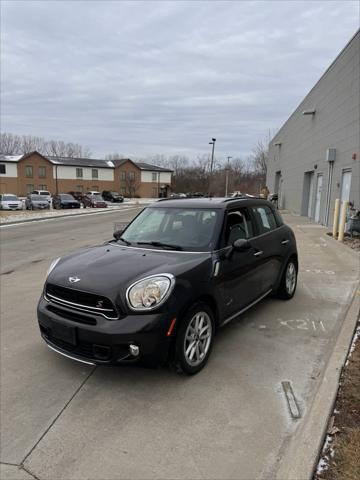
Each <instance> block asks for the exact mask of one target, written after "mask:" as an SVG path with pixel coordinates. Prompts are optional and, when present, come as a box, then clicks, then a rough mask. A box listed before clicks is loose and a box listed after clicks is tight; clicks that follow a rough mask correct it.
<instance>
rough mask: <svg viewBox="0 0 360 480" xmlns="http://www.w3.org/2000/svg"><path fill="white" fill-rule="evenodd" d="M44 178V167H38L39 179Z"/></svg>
mask: <svg viewBox="0 0 360 480" xmlns="http://www.w3.org/2000/svg"><path fill="white" fill-rule="evenodd" d="M45 177H46V167H39V178H45Z"/></svg>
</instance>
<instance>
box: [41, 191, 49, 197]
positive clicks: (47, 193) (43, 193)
mask: <svg viewBox="0 0 360 480" xmlns="http://www.w3.org/2000/svg"><path fill="white" fill-rule="evenodd" d="M40 195H46V196H47V197H50V192H40Z"/></svg>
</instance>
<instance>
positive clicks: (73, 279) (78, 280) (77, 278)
mask: <svg viewBox="0 0 360 480" xmlns="http://www.w3.org/2000/svg"><path fill="white" fill-rule="evenodd" d="M69 282H70V283H76V282H80V278H79V277H69Z"/></svg>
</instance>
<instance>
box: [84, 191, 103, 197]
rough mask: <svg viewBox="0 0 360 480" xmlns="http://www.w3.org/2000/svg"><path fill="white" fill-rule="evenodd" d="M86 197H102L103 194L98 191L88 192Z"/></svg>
mask: <svg viewBox="0 0 360 480" xmlns="http://www.w3.org/2000/svg"><path fill="white" fill-rule="evenodd" d="M85 195H99V196H100V197H101V193H100V192H98V191H97V190H90V191H89V192H86V194H85Z"/></svg>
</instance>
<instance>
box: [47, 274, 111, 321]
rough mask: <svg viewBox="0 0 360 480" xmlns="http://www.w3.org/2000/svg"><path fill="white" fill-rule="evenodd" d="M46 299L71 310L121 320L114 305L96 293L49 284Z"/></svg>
mask: <svg viewBox="0 0 360 480" xmlns="http://www.w3.org/2000/svg"><path fill="white" fill-rule="evenodd" d="M45 298H46V300H48V301H50V302H51V303H56V304H59V305H63V306H65V307H67V308H69V309H74V310H77V311H82V312H86V313H92V314H96V315H102V316H103V317H105V318H108V319H110V320H116V319H117V318H119V314H118V312H117V310H116V308H115V307H114V305H113V303H112V302H111V301H110V300H109V299H108V298H106V297H103V296H101V295H96V294H94V293H89V292H83V291H81V290H74V289H73V288H67V287H61V286H60V285H55V284H52V283H48V284H47V285H46V288H45Z"/></svg>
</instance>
